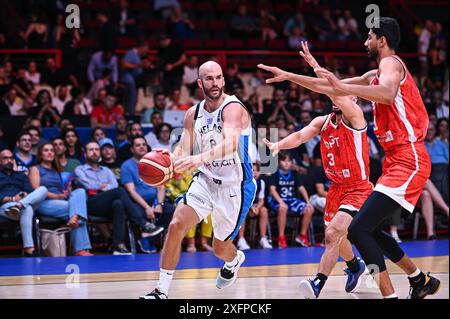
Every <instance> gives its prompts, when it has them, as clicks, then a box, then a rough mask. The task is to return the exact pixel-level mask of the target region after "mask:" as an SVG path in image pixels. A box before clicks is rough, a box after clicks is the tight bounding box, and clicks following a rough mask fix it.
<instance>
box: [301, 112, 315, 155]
mask: <svg viewBox="0 0 450 319" xmlns="http://www.w3.org/2000/svg"><path fill="white" fill-rule="evenodd" d="M311 121H312V117H311V113H310V112H300V124H301V127H305V126H307V125H308V124H309V123H311ZM319 141H320V136H319V135H317V136H315V137H314V138H312V139H310V140H309V141H308V142H306V143H305V146H306V150H307V152H308V157H309V158H313V151H314V147H315V146H316V144H317V143H318V142H319Z"/></svg>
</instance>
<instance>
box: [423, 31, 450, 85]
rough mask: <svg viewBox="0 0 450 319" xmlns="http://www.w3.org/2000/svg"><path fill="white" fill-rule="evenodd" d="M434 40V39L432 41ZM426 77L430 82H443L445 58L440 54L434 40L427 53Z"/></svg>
mask: <svg viewBox="0 0 450 319" xmlns="http://www.w3.org/2000/svg"><path fill="white" fill-rule="evenodd" d="M433 40H434V39H433ZM427 59H428V61H427V64H428V77H429V79H431V80H432V81H443V80H444V78H445V64H446V62H447V56H446V55H443V54H441V52H440V51H439V48H438V47H437V44H436V40H434V41H431V43H430V45H429V50H428V53H427Z"/></svg>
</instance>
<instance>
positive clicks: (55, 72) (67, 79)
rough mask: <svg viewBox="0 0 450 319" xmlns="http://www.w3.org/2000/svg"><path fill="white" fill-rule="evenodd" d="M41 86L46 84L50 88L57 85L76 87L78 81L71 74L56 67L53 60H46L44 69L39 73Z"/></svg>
mask: <svg viewBox="0 0 450 319" xmlns="http://www.w3.org/2000/svg"><path fill="white" fill-rule="evenodd" d="M41 84H48V85H50V86H51V87H52V88H56V87H57V86H58V85H73V86H75V87H78V80H77V78H76V77H75V75H73V74H72V73H68V72H66V70H65V69H62V68H60V67H57V66H56V61H55V59H54V58H48V59H47V63H46V66H45V68H44V69H43V70H42V72H41Z"/></svg>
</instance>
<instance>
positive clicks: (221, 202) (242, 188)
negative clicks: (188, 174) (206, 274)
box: [180, 172, 256, 241]
mask: <svg viewBox="0 0 450 319" xmlns="http://www.w3.org/2000/svg"><path fill="white" fill-rule="evenodd" d="M218 183H219V181H217V180H216V182H214V181H213V180H212V179H211V178H209V177H207V176H206V175H205V174H203V173H201V172H198V173H196V174H195V175H194V177H193V178H192V182H191V184H190V186H189V189H188V190H187V191H186V193H184V194H183V197H182V198H180V201H183V203H184V204H185V205H188V206H190V207H192V208H193V209H194V210H195V212H196V213H197V215H198V216H199V218H200V220H203V219H206V218H207V217H208V215H209V214H211V217H212V224H213V229H214V237H216V238H217V239H219V240H221V241H226V240H228V239H231V240H233V239H234V238H235V237H236V236H237V234H238V232H239V229H240V228H241V225H242V222H243V221H244V220H245V217H246V215H247V213H248V211H249V209H250V207H251V205H252V203H253V200H254V198H255V195H256V182H255V180H254V179H251V180H248V181H246V182H242V183H239V184H237V185H221V184H218Z"/></svg>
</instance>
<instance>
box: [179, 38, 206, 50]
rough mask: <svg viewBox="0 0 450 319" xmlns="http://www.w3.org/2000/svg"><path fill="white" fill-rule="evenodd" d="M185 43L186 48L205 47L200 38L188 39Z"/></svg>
mask: <svg viewBox="0 0 450 319" xmlns="http://www.w3.org/2000/svg"><path fill="white" fill-rule="evenodd" d="M183 44H184V47H185V48H186V49H201V48H202V47H203V41H202V40H200V39H186V40H184V41H183Z"/></svg>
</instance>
